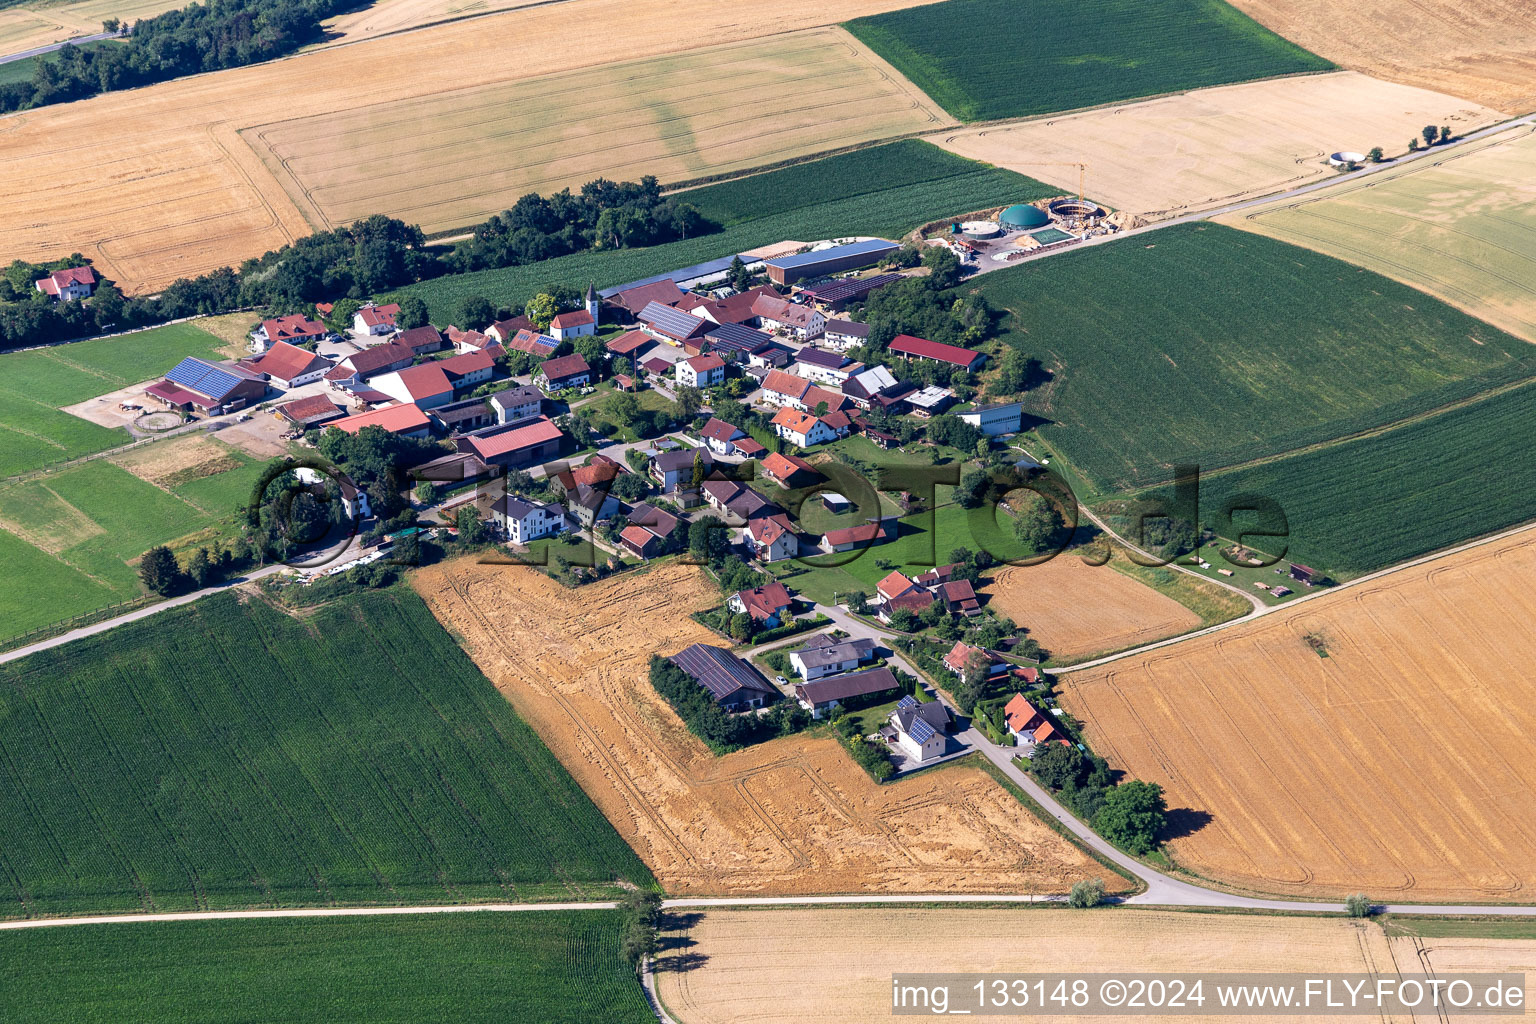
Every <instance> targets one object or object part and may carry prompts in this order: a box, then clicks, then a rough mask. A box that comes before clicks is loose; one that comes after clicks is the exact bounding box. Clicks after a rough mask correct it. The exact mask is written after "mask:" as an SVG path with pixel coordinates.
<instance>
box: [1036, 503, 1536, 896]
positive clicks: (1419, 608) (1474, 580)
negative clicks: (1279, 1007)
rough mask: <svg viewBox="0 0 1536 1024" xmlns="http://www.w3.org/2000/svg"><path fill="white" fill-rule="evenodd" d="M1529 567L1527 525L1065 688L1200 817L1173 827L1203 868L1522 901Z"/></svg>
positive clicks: (1533, 557)
mask: <svg viewBox="0 0 1536 1024" xmlns="http://www.w3.org/2000/svg"><path fill="white" fill-rule="evenodd" d="M1532 579H1536V533H1533V532H1532V531H1529V530H1527V531H1522V532H1521V533H1519V534H1516V535H1514V536H1511V537H1506V538H1503V539H1501V540H1497V541H1493V542H1490V543H1488V544H1485V545H1482V546H1480V547H1476V548H1472V549H1470V550H1467V551H1463V552H1460V553H1458V554H1454V555H1449V556H1447V557H1444V558H1440V559H1436V560H1434V561H1432V562H1429V563H1426V564H1424V565H1419V566H1415V567H1412V568H1409V569H1405V570H1402V571H1400V572H1396V573H1392V574H1391V575H1389V576H1386V577H1383V578H1381V579H1378V580H1374V581H1371V582H1368V583H1365V584H1361V585H1360V586H1357V587H1351V588H1349V589H1347V590H1343V591H1340V592H1338V593H1336V594H1331V595H1327V596H1324V597H1321V598H1319V599H1317V600H1314V601H1308V602H1305V603H1302V604H1298V605H1294V606H1291V607H1288V608H1284V609H1283V610H1280V611H1277V612H1274V613H1272V614H1270V615H1267V616H1265V617H1264V618H1262V619H1258V620H1256V621H1254V622H1251V623H1247V624H1244V625H1241V626H1235V627H1233V628H1232V629H1230V630H1226V631H1222V632H1218V633H1214V634H1211V635H1209V636H1204V637H1200V638H1197V639H1194V640H1190V641H1189V642H1187V643H1180V644H1175V645H1173V646H1171V647H1167V648H1163V649H1161V650H1158V651H1155V652H1152V653H1149V654H1146V655H1142V656H1139V657H1134V658H1127V659H1125V660H1122V661H1118V662H1114V663H1111V664H1109V665H1106V666H1103V667H1100V668H1096V669H1088V670H1085V671H1083V672H1074V673H1070V674H1068V675H1065V676H1063V681H1064V682H1063V691H1064V694H1063V699H1062V703H1063V706H1065V707H1066V708H1067V709H1068V710H1069V711H1071V712H1072V713H1073V714H1074V715H1076V716H1077V717H1078V718H1079V719H1081V720H1082V721H1083V722H1084V723H1085V726H1086V728H1087V733H1088V738H1089V742H1090V743H1092V744H1093V747H1094V749H1095V750H1096V751H1097V752H1098V753H1100V754H1102V755H1103V756H1104V757H1106V758H1108V759H1109V762H1110V763H1111V764H1113V765H1115V766H1116V767H1119V768H1123V769H1124V770H1125V771H1126V772H1127V773H1128V774H1129V775H1131V776H1133V777H1135V778H1139V779H1145V780H1147V781H1149V782H1157V783H1161V784H1162V785H1163V786H1164V788H1165V789H1166V790H1167V796H1168V805H1169V806H1170V807H1178V808H1189V809H1191V810H1193V811H1195V812H1203V813H1205V814H1208V815H1209V816H1210V820H1209V822H1208V823H1206V824H1204V826H1203V827H1198V828H1196V830H1195V831H1193V832H1192V833H1190V834H1188V835H1186V836H1184V837H1182V838H1178V839H1174V840H1172V843H1171V848H1172V853H1173V856H1174V858H1175V859H1176V860H1177V861H1178V863H1180V864H1181V865H1183V866H1184V867H1186V868H1188V869H1190V870H1192V871H1194V872H1196V873H1198V874H1200V875H1203V876H1206V877H1209V878H1213V879H1216V880H1218V881H1221V882H1224V883H1227V884H1229V885H1231V886H1233V887H1236V888H1239V889H1243V890H1252V891H1262V892H1270V893H1283V894H1287V895H1294V896H1328V897H1333V898H1338V897H1341V896H1342V895H1344V894H1346V893H1348V892H1356V891H1365V892H1367V893H1369V894H1370V895H1371V896H1373V897H1375V898H1378V899H1392V900H1395V901H1404V902H1406V901H1412V902H1437V901H1444V902H1462V901H1466V902H1526V903H1528V902H1531V890H1532V888H1533V887H1536V822H1532V820H1531V818H1530V815H1529V814H1527V813H1525V809H1526V808H1528V807H1529V806H1530V803H1531V800H1532V795H1533V794H1536V762H1533V761H1532V759H1531V757H1530V751H1531V747H1532V744H1533V742H1536V668H1533V665H1536V633H1533V631H1532V630H1531V628H1530V622H1531V619H1532V617H1533V616H1536V591H1533V590H1532V589H1531V581H1532ZM1314 645H1315V646H1319V647H1321V648H1322V651H1323V653H1324V655H1325V656H1320V655H1319V653H1317V652H1316V651H1315V650H1314Z"/></svg>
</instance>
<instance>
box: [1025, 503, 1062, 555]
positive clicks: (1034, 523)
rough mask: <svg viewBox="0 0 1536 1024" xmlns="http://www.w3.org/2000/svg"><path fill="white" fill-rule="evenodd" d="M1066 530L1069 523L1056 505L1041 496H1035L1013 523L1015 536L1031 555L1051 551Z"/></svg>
mask: <svg viewBox="0 0 1536 1024" xmlns="http://www.w3.org/2000/svg"><path fill="white" fill-rule="evenodd" d="M1066 528H1067V522H1066V520H1065V519H1063V518H1062V515H1061V510H1060V509H1058V508H1057V507H1056V503H1055V502H1054V501H1051V500H1050V499H1048V498H1045V497H1043V496H1041V495H1035V496H1034V498H1033V500H1032V501H1030V502H1029V504H1028V505H1027V506H1026V507H1024V508H1022V509H1020V510H1019V516H1018V518H1017V519H1015V520H1014V521H1013V535H1014V536H1015V537H1017V538H1018V540H1019V543H1020V544H1022V545H1023V546H1024V547H1025V548H1027V549H1028V550H1029V551H1030V553H1031V554H1038V553H1040V552H1042V551H1047V550H1049V549H1050V548H1051V547H1052V546H1054V545H1055V544H1056V542H1057V540H1058V538H1060V536H1061V532H1062V531H1063V530H1065V529H1066Z"/></svg>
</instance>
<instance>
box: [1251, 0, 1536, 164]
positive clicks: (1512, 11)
mask: <svg viewBox="0 0 1536 1024" xmlns="http://www.w3.org/2000/svg"><path fill="white" fill-rule="evenodd" d="M1232 5H1233V6H1234V7H1236V8H1237V9H1238V10H1240V11H1242V12H1244V13H1245V14H1247V15H1248V16H1249V17H1251V18H1253V19H1254V20H1255V21H1257V22H1259V23H1260V24H1261V25H1263V26H1265V27H1266V28H1269V29H1272V30H1273V31H1275V32H1278V33H1280V34H1281V35H1283V36H1285V38H1287V39H1290V40H1292V41H1294V42H1296V43H1299V44H1301V45H1302V46H1305V47H1306V48H1307V49H1309V50H1311V51H1312V52H1313V53H1317V54H1321V55H1322V56H1324V57H1327V58H1329V59H1330V60H1333V61H1335V62H1336V63H1338V64H1341V65H1343V66H1344V67H1347V68H1354V69H1355V70H1357V71H1363V72H1365V73H1366V74H1368V75H1374V76H1376V77H1379V78H1385V79H1387V80H1388V81H1392V82H1404V83H1407V84H1408V85H1418V86H1423V87H1424V88H1426V89H1436V90H1438V91H1441V92H1448V93H1450V94H1452V95H1454V96H1465V97H1466V98H1467V99H1469V100H1475V101H1476V102H1478V103H1485V104H1487V105H1488V106H1490V107H1494V108H1495V109H1498V110H1503V111H1506V112H1507V113H1511V114H1523V113H1526V112H1528V111H1530V110H1532V109H1536V19H1532V17H1531V11H1530V6H1529V5H1528V4H1524V3H1520V2H1518V0H1353V2H1351V3H1347V4H1339V3H1333V2H1331V0H1232ZM1403 141H1405V142H1406V141H1407V140H1406V139H1404V140H1403Z"/></svg>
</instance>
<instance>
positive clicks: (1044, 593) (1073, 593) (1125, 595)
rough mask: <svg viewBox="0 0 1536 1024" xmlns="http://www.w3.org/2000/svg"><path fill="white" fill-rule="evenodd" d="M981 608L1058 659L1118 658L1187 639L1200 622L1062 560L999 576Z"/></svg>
mask: <svg viewBox="0 0 1536 1024" xmlns="http://www.w3.org/2000/svg"><path fill="white" fill-rule="evenodd" d="M981 593H982V594H983V595H985V596H986V597H987V598H989V600H988V604H987V607H988V608H990V609H991V610H992V611H994V612H997V613H998V614H1000V615H1006V616H1008V617H1009V618H1010V619H1012V620H1013V621H1014V622H1017V623H1019V624H1021V625H1023V626H1025V627H1027V628H1028V629H1029V635H1030V637H1031V638H1032V639H1034V640H1037V641H1039V643H1040V644H1041V646H1043V647H1045V648H1046V649H1047V650H1048V651H1050V652H1051V654H1052V655H1054V656H1055V657H1057V658H1058V659H1062V658H1065V659H1071V658H1077V657H1081V656H1083V655H1085V654H1093V653H1095V652H1098V651H1117V650H1121V649H1123V648H1126V647H1134V646H1136V645H1138V644H1143V643H1150V642H1152V641H1153V640H1161V639H1162V638H1164V637H1168V636H1173V635H1175V634H1178V633H1184V632H1188V631H1189V630H1191V629H1194V628H1196V627H1198V626H1199V625H1200V616H1198V615H1196V614H1195V613H1194V612H1192V611H1190V610H1189V609H1188V608H1186V607H1184V606H1183V605H1181V604H1179V602H1177V601H1175V600H1174V599H1173V598H1171V597H1167V596H1165V595H1163V594H1159V593H1158V592H1157V591H1155V590H1153V589H1152V588H1151V587H1147V586H1143V585H1142V584H1140V583H1138V582H1136V581H1135V580H1133V579H1131V578H1130V577H1129V576H1124V575H1122V574H1120V573H1118V572H1116V571H1115V570H1114V569H1111V568H1110V567H1109V566H1108V565H1100V566H1093V565H1089V564H1088V563H1087V562H1085V561H1083V559H1082V558H1080V557H1078V556H1076V555H1071V554H1065V555H1060V556H1058V557H1056V558H1053V559H1051V560H1050V561H1048V562H1042V563H1041V564H1039V565H1028V566H1025V565H1018V566H1010V567H1007V568H1004V569H1000V570H998V572H997V574H996V575H995V576H993V578H992V582H991V583H989V584H987V585H986V586H985V587H983V588H982V590H981Z"/></svg>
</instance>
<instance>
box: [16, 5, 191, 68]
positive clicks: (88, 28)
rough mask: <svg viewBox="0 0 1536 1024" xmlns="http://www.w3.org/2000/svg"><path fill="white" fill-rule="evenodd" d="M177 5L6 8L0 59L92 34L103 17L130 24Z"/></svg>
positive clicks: (99, 27)
mask: <svg viewBox="0 0 1536 1024" xmlns="http://www.w3.org/2000/svg"><path fill="white" fill-rule="evenodd" d="M180 6H182V4H181V3H180V0H81V2H79V3H65V4H57V5H54V6H47V7H7V8H5V9H4V10H0V57H4V56H9V55H10V54H13V53H20V52H21V51H23V50H31V49H33V48H35V47H39V46H48V45H50V44H52V43H62V42H63V41H64V40H66V39H71V38H73V37H75V36H89V35H95V34H96V33H98V32H100V31H101V23H102V21H103V19H106V18H118V19H120V20H122V21H126V22H132V21H134V20H135V19H138V18H148V17H152V16H154V15H156V14H160V13H162V12H165V11H169V10H171V9H172V8H175V7H180Z"/></svg>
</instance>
